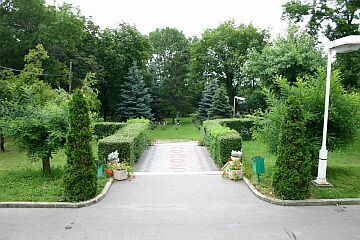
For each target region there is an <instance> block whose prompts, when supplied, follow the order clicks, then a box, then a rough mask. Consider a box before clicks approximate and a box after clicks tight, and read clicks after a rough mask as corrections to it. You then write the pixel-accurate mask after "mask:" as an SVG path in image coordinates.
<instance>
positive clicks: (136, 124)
mask: <svg viewBox="0 0 360 240" xmlns="http://www.w3.org/2000/svg"><path fill="white" fill-rule="evenodd" d="M149 126H150V122H149V121H148V120H144V119H141V120H138V121H128V122H127V123H126V126H125V127H123V128H121V129H119V130H118V131H117V132H115V133H114V134H113V135H110V136H108V137H105V138H103V139H101V140H100V141H99V150H98V155H99V160H102V161H107V156H108V155H109V153H111V152H114V151H116V150H117V151H118V153H119V159H120V160H121V161H127V162H129V163H130V164H131V165H133V164H135V162H136V161H137V159H138V158H139V157H140V155H141V154H142V152H143V151H144V149H145V147H146V144H147V139H148V138H147V130H148V128H149Z"/></svg>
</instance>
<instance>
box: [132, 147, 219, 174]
mask: <svg viewBox="0 0 360 240" xmlns="http://www.w3.org/2000/svg"><path fill="white" fill-rule="evenodd" d="M218 170H219V168H218V167H217V166H216V165H215V163H214V161H213V160H212V158H211V156H210V154H209V151H208V150H207V148H206V147H204V146H198V144H197V143H196V142H195V141H190V142H167V143H156V144H154V145H153V146H150V147H149V148H148V149H146V150H145V152H144V154H143V155H142V156H141V158H140V159H139V161H138V162H137V164H136V166H135V171H136V172H153V173H156V172H160V173H164V172H178V173H179V172H184V173H185V172H187V173H189V172H193V173H195V172H198V173H206V172H209V171H218Z"/></svg>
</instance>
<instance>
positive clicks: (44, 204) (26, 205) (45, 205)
mask: <svg viewBox="0 0 360 240" xmlns="http://www.w3.org/2000/svg"><path fill="white" fill-rule="evenodd" d="M113 182H114V180H113V179H112V178H110V179H109V181H108V182H107V183H106V184H105V187H104V189H103V190H102V191H101V193H100V194H99V195H97V196H96V197H94V198H92V199H89V200H87V201H83V202H77V203H71V202H0V208H81V207H87V206H90V205H93V204H95V203H98V202H100V201H101V200H102V199H103V198H104V197H105V196H106V195H107V193H108V192H109V190H110V187H111V185H112V183H113Z"/></svg>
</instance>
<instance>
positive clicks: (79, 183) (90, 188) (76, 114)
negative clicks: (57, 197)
mask: <svg viewBox="0 0 360 240" xmlns="http://www.w3.org/2000/svg"><path fill="white" fill-rule="evenodd" d="M89 112H90V110H89V106H88V103H87V101H86V99H85V96H84V95H83V93H82V92H81V90H76V91H75V92H74V94H73V96H72V100H71V101H70V104H69V123H70V130H69V132H68V135H67V143H66V148H65V153H66V156H67V164H66V166H65V175H64V196H65V199H66V200H67V201H71V202H77V201H84V200H88V199H90V198H92V197H94V196H95V195H96V190H97V176H96V172H97V169H96V165H95V159H94V156H93V151H92V148H91V140H92V133H91V129H90V115H89Z"/></svg>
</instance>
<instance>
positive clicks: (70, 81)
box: [69, 61, 72, 93]
mask: <svg viewBox="0 0 360 240" xmlns="http://www.w3.org/2000/svg"><path fill="white" fill-rule="evenodd" d="M71 85H72V61H70V71H69V93H71V90H72V89H71V88H72V86H71Z"/></svg>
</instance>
